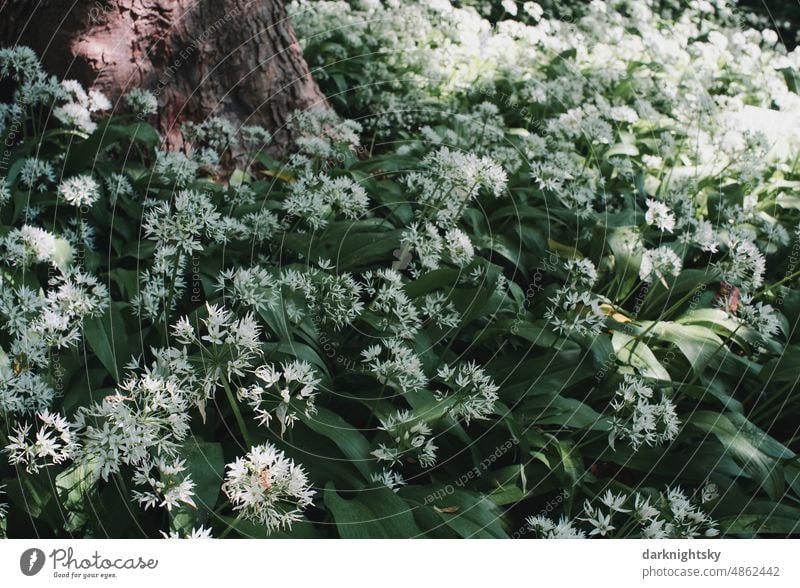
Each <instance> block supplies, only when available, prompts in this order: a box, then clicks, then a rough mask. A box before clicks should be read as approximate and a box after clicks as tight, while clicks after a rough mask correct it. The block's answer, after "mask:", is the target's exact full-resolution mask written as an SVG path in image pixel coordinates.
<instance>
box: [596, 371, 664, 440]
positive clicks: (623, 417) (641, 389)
mask: <svg viewBox="0 0 800 588" xmlns="http://www.w3.org/2000/svg"><path fill="white" fill-rule="evenodd" d="M653 397H654V391H653V389H652V388H651V387H650V386H647V385H646V384H645V383H644V382H643V381H642V380H641V379H639V378H638V377H636V376H633V375H630V374H626V375H625V377H624V379H623V381H622V383H621V384H620V386H619V388H618V389H617V391H616V394H615V395H614V400H613V401H612V402H611V408H612V409H613V411H614V417H613V418H612V420H611V433H609V444H610V445H611V448H612V449H614V441H615V440H616V439H617V438H620V439H625V440H627V441H628V442H629V443H630V445H631V447H632V448H633V450H634V451H636V450H638V449H639V447H641V445H642V444H645V445H661V444H664V443H666V442H668V441H671V440H673V439H675V437H676V436H677V435H678V431H679V428H680V420H679V419H678V416H677V413H676V411H675V405H674V404H672V402H671V401H670V399H669V398H668V397H667V396H664V395H662V396H661V399H660V400H659V401H657V402H656V401H654V398H653Z"/></svg>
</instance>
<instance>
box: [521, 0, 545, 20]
mask: <svg viewBox="0 0 800 588" xmlns="http://www.w3.org/2000/svg"><path fill="white" fill-rule="evenodd" d="M522 10H524V11H525V13H526V14H527V15H528V16H530V17H531V18H532V19H533V20H534V21H538V20H539V19H540V18H542V15H543V14H544V10H543V9H542V7H541V6H539V4H537V3H536V2H525V3H523V5H522Z"/></svg>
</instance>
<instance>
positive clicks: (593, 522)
mask: <svg viewBox="0 0 800 588" xmlns="http://www.w3.org/2000/svg"><path fill="white" fill-rule="evenodd" d="M700 494H701V500H700V501H699V502H700V503H699V504H698V503H695V502H692V500H691V499H690V498H688V497H687V496H686V494H685V492H683V491H682V490H681V489H680V488H667V491H666V494H659V495H658V498H657V499H656V500H655V501H653V499H652V498H651V497H650V496H648V495H646V494H644V493H641V492H633V493H632V494H625V493H615V492H613V491H611V490H608V491H606V492H605V494H603V495H602V496H599V497H598V501H599V502H600V504H599V505H597V506H594V505H592V503H591V502H590V501H589V500H586V501H585V502H584V505H583V516H580V517H577V518H575V519H567V518H566V517H563V516H562V517H561V519H560V520H559V521H558V522H554V521H552V520H551V519H549V518H548V517H546V516H544V515H536V516H531V517H528V518H527V519H526V520H527V523H528V528H529V529H530V530H531V531H533V532H534V534H535V535H536V536H537V537H543V538H548V539H583V538H585V537H587V535H588V536H589V537H620V538H623V537H639V538H642V539H691V538H696V537H703V538H708V537H716V536H717V535H719V529H718V528H717V523H716V521H714V520H713V519H712V518H711V517H710V516H709V515H708V514H707V513H705V512H703V511H702V510H701V506H702V504H706V503H708V502H710V501H713V500H715V499H716V497H717V496H718V492H717V490H716V486H715V485H714V484H713V483H708V484H706V486H705V487H704V488H703V489H702V491H701V493H700ZM620 520H621V522H620ZM581 523H585V526H586V527H588V529H589V531H588V533H587V531H586V530H584V528H582V527H581ZM615 531H617V532H623V531H624V534H622V535H617V534H615V533H614V532H615Z"/></svg>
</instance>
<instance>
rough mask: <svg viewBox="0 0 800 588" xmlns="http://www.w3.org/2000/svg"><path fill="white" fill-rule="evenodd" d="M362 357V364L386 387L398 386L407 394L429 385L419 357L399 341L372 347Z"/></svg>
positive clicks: (389, 341)
mask: <svg viewBox="0 0 800 588" xmlns="http://www.w3.org/2000/svg"><path fill="white" fill-rule="evenodd" d="M361 356H362V358H363V359H362V362H363V363H365V364H366V365H367V368H368V369H369V370H370V371H371V372H372V373H373V374H374V375H375V377H376V378H378V381H380V382H381V383H382V384H383V385H385V386H386V385H388V386H397V388H399V389H400V391H401V392H404V393H405V392H413V391H415V390H419V389H420V388H424V387H425V385H426V384H427V383H428V378H427V377H426V376H425V372H424V371H423V368H422V361H421V360H420V358H419V356H418V355H417V354H416V353H415V352H414V350H413V349H411V348H410V347H409V346H408V345H406V344H404V343H403V342H402V341H401V340H399V339H386V340H384V341H383V342H382V343H381V344H380V345H371V346H370V347H368V348H367V349H365V350H364V351H362V352H361Z"/></svg>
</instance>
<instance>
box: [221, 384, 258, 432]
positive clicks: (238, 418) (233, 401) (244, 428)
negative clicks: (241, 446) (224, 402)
mask: <svg viewBox="0 0 800 588" xmlns="http://www.w3.org/2000/svg"><path fill="white" fill-rule="evenodd" d="M222 387H223V388H225V394H226V396H227V397H228V402H229V403H230V405H231V410H233V416H234V417H235V418H236V424H237V425H238V426H239V431H241V433H242V437H244V442H245V444H246V445H247V446H248V447H252V446H253V439H252V438H251V437H250V431H248V430H247V423H245V420H244V417H243V416H242V412H241V411H240V410H239V404H238V403H237V402H236V398H235V397H234V395H233V392H232V391H231V387H230V386H229V385H228V381H227V380H226V379H225V378H222Z"/></svg>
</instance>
